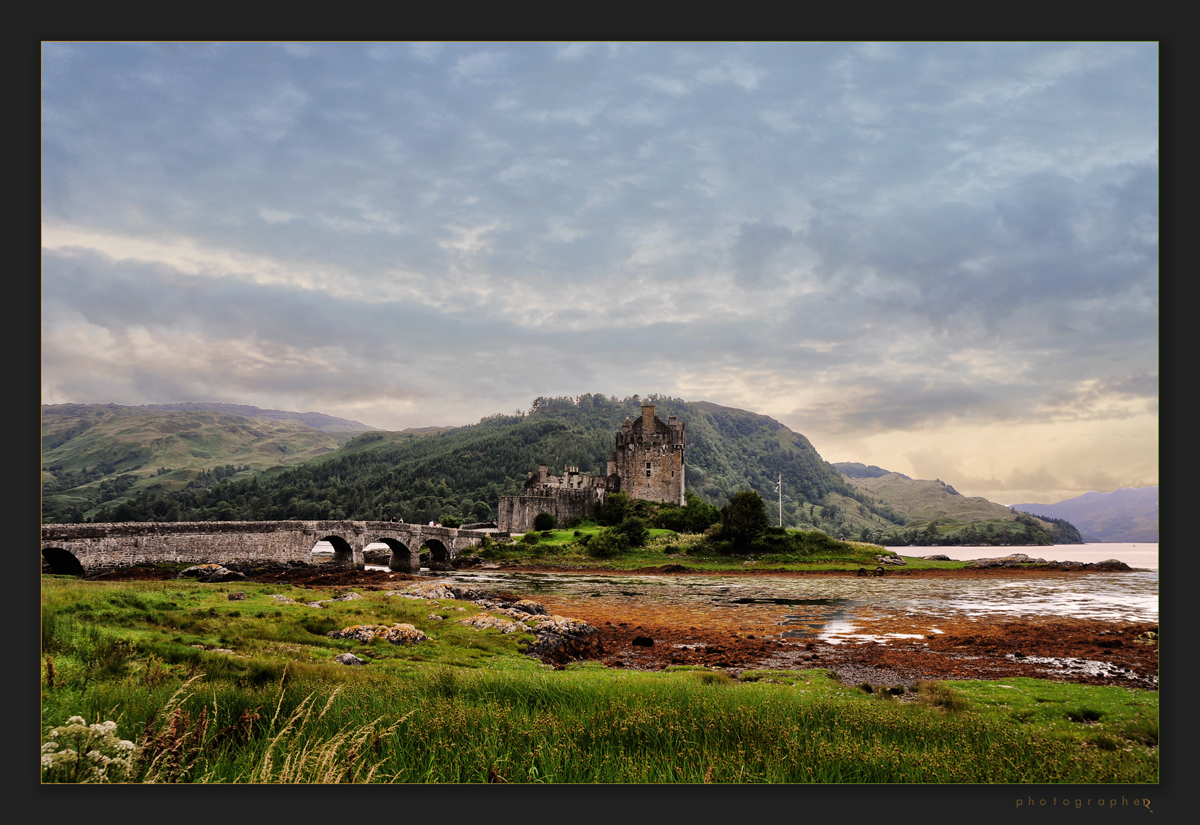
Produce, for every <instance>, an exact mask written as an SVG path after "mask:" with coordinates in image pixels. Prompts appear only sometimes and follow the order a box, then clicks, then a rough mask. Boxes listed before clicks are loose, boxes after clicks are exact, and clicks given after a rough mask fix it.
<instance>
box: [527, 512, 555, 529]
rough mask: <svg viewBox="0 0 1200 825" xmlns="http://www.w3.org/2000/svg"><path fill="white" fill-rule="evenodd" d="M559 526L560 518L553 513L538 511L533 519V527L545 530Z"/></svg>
mask: <svg viewBox="0 0 1200 825" xmlns="http://www.w3.org/2000/svg"><path fill="white" fill-rule="evenodd" d="M556 527H558V519H557V518H556V517H555V516H554V514H553V513H544V512H543V513H538V514H537V516H536V517H535V518H534V520H533V529H534V530H538V531H541V532H544V531H546V530H553V529H554V528H556Z"/></svg>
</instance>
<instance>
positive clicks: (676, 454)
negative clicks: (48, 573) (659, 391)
mask: <svg viewBox="0 0 1200 825" xmlns="http://www.w3.org/2000/svg"><path fill="white" fill-rule="evenodd" d="M684 429H685V424H684V423H683V422H682V421H679V420H678V419H677V418H676V417H675V416H673V415H672V416H670V417H668V418H667V420H666V422H664V421H663V420H662V419H661V418H659V417H658V416H657V415H655V414H654V405H653V404H643V405H642V415H641V417H640V418H639V419H638V420H637V421H633V420H631V419H629V418H626V419H625V423H624V424H622V425H621V431H620V432H619V433H617V449H616V450H615V451H614V452H613V453H612V454H611V455H610V456H609V457H608V472H607V474H606V475H603V476H593V475H588V474H586V473H581V472H579V468H578V467H571V466H569V465H568V466H566V467H564V468H563V474H562V475H550V473H549V468H548V467H547V466H546V465H545V464H541V465H539V466H538V471H537V473H536V474H534V473H529V476H528V478H527V479H526V481H525V492H524V495H519V496H501V497H500V516H499V520H498V526H499V528H500V529H501V530H505V531H507V532H510V533H524V532H527V531H529V530H532V529H533V520H534V519H535V518H537V515H538V513H550V514H551V515H552V516H554V517H555V518H556V519H558V523H559V524H565V523H566V522H568V521H569V520H571V519H573V518H590V517H592V516H595V515H596V514H597V513H598V512H599V510H600V508H601V507H602V506H603V505H604V497H605V496H606V495H608V494H609V493H619V492H624V493H628V494H629V496H630V497H632V498H641V499H646V500H648V501H661V502H670V503H672V504H678V505H681V506H682V505H684V504H686V503H687V502H686V499H685V498H684V496H683V488H684V481H683V480H684V476H683V469H684V462H683V448H684Z"/></svg>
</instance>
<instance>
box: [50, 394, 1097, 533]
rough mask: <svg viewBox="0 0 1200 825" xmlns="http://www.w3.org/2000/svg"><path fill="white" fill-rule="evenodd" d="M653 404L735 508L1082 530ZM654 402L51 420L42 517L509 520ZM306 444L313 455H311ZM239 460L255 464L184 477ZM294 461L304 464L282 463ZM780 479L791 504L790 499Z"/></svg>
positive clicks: (758, 426)
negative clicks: (438, 421)
mask: <svg viewBox="0 0 1200 825" xmlns="http://www.w3.org/2000/svg"><path fill="white" fill-rule="evenodd" d="M650 400H651V401H652V402H653V403H654V404H655V406H656V413H657V414H658V415H659V416H660V417H661V418H662V419H664V420H666V419H667V418H668V417H669V416H671V415H675V416H678V417H679V418H680V420H682V421H684V422H685V423H686V425H687V451H686V462H687V463H686V479H687V489H688V491H689V492H693V493H695V494H697V495H698V496H700V498H701V499H702V500H704V501H705V502H707V503H709V504H714V505H717V506H721V505H724V504H725V503H726V502H727V501H728V500H729V499H730V497H731V496H732V495H733V494H734V493H736V492H738V491H739V490H746V489H750V490H755V491H756V492H758V493H759V494H760V495H761V496H762V498H763V499H764V500H765V501H766V502H767V512H768V515H769V517H770V521H771V522H772V523H778V521H779V519H780V514H781V511H782V522H783V525H784V526H787V527H797V528H803V529H819V530H823V531H825V532H826V533H828V534H829V535H831V536H834V537H837V538H855V539H862V540H869V541H874V542H877V543H883V544H1049V543H1051V542H1052V541H1054V540H1057V541H1059V542H1064V541H1071V540H1073V535H1077V534H1073V533H1072V531H1073V528H1071V527H1070V525H1069V524H1066V523H1065V522H1063V523H1062V524H1052V523H1051V522H1050V521H1049V520H1042V519H1033V518H1031V517H1029V516H1022V517H1018V515H1017V514H1016V513H1013V512H1011V511H1010V510H1008V509H1007V508H1004V507H1002V506H1000V505H997V504H992V503H991V502H986V501H984V500H983V499H965V498H963V497H962V496H959V495H958V494H957V492H955V491H954V490H953V488H951V487H949V486H948V485H945V484H943V483H941V482H930V481H920V480H914V479H909V478H907V477H906V476H901V475H899V474H889V473H887V471H886V470H882V468H877V467H865V466H863V465H844V466H846V467H847V468H848V469H850V470H851V472H854V473H856V474H857V475H860V476H862V477H859V478H848V477H847V476H844V475H842V473H840V472H838V469H837V468H835V467H834V466H832V465H831V464H829V463H827V462H826V461H824V460H823V459H822V458H821V456H820V455H819V454H818V453H817V451H816V450H815V449H814V448H813V446H812V444H811V443H809V441H808V439H807V438H805V437H804V436H803V435H800V434H799V433H795V432H792V431H791V430H790V429H788V428H787V427H785V426H784V425H783V424H781V423H779V422H778V421H775V420H774V419H772V418H769V417H767V416H765V415H758V414H756V413H752V412H747V411H745V410H738V409H733V408H730V407H722V406H720V405H717V404H712V403H708V402H688V401H683V400H681V399H677V398H669V397H658V396H656V397H653V398H652V399H650ZM641 403H642V399H640V398H638V397H637V396H633V397H630V398H625V399H621V400H618V399H616V398H613V397H609V396H604V395H583V396H580V397H578V398H538V399H537V400H535V401H534V403H533V405H532V407H531V409H530V410H529V412H528V413H526V414H524V415H494V416H489V417H487V418H484V419H482V420H481V421H480V422H479V423H477V424H471V425H468V426H465V427H425V428H422V429H420V430H406V431H404V432H385V431H378V430H377V431H372V432H366V433H362V434H361V435H359V436H357V437H355V438H353V439H351V440H349V441H347V442H346V443H345V444H343V445H342V446H341V447H340V448H337V449H333V448H332V446H331V443H330V442H329V441H328V439H330V438H331V436H329V435H328V434H324V433H318V432H316V431H315V430H312V429H311V428H307V427H304V426H303V425H301V424H299V423H297V422H293V421H264V420H263V419H247V418H243V417H238V416H232V415H221V414H217V413H212V412H175V413H166V412H157V411H150V410H145V409H142V410H141V412H139V413H136V414H135V413H132V412H129V411H130V410H136V409H137V408H127V407H126V408H115V410H114V409H112V408H99V410H100V411H99V412H97V411H96V409H93V410H92V411H91V412H89V413H88V415H91V416H92V419H88V420H86V421H84V422H83V423H82V424H81V423H79V421H78V420H76V419H72V418H71V416H68V415H65V414H64V415H60V416H58V418H57V421H58V423H57V424H55V420H56V419H55V416H53V415H51V416H49V419H48V418H47V416H46V414H45V411H44V413H43V438H44V452H43V520H44V521H82V520H85V519H87V520H91V521H101V522H103V521H240V520H246V521H259V520H277V519H279V520H282V519H361V520H372V519H390V518H399V519H404V520H405V521H409V522H414V521H415V522H427V521H434V520H443V519H445V518H447V517H453V518H457V519H461V520H462V521H465V522H471V521H485V520H490V519H493V518H495V516H496V511H497V505H498V502H499V497H500V496H502V495H511V494H519V493H520V492H521V490H522V488H523V486H524V481H525V478H526V474H527V473H528V472H530V471H532V470H535V469H536V468H537V465H538V464H539V463H545V464H548V465H549V466H550V467H551V469H552V471H554V472H559V471H561V470H562V468H563V466H564V465H567V464H570V465H573V466H578V467H579V468H580V470H581V471H583V472H585V473H591V474H603V473H604V472H605V470H606V464H607V460H608V456H609V454H610V453H611V452H612V450H613V449H614V436H615V434H616V432H617V431H618V430H619V429H620V427H621V424H622V422H624V420H625V419H626V418H627V417H630V418H636V417H637V416H639V415H640V414H641ZM105 410H107V411H105ZM75 412H76V413H79V411H78V410H77V411H75ZM79 414H80V415H82V413H79ZM170 416H189V417H191V418H188V419H187V420H182V421H181V420H176V419H175V418H170ZM77 417H78V416H77ZM93 419H94V420H93ZM117 419H120V420H119V421H118V422H117V423H113V422H114V421H116V420H117ZM72 420H75V423H74V424H71V423H69V422H70V421H72ZM105 422H107V423H105ZM83 424H87V426H83ZM100 424H104V426H99V425H100ZM184 425H186V426H184ZM177 427H182V429H176V428H177ZM164 428H165V429H164ZM275 428H278V429H275ZM287 428H292V429H287ZM76 430H78V431H76ZM272 434H274V435H275V436H276V437H275V439H274V441H272V440H271V439H270V438H268V436H271V435H272ZM285 435H287V436H289V438H290V440H289V438H283V437H282V436H285ZM239 439H242V440H244V439H249V441H247V442H246V443H244V444H243V443H242V441H241V440H239ZM314 439H316V440H314ZM321 439H325V440H324V441H322V440H321ZM301 448H303V449H308V450H312V451H313V452H312V453H309V454H308V455H305V456H303V457H301V456H300V455H297V452H298V450H300V449H301ZM166 451H174V452H173V453H170V454H171V455H175V456H176V459H177V460H176V462H175V463H171V462H169V461H167V462H166V464H165V467H164V474H163V475H161V476H159V475H157V473H158V472H159V471H158V470H155V469H154V468H155V467H156V466H157V462H158V461H160V460H162V461H166V458H164V456H166V455H167V454H168V452H166ZM317 451H322V452H323V454H316V453H317ZM202 455H207V456H210V457H208V458H198V456H202ZM234 455H244V456H246V457H247V458H246V459H245V460H239V462H238V463H236V464H235V463H232V462H230V463H214V464H213V465H212V466H204V467H203V468H201V469H196V468H194V467H193V469H190V470H188V471H184V470H179V469H170V468H171V467H173V466H177V465H178V463H180V462H186V461H189V460H190V461H204V462H219V461H220V460H221V457H222V456H234ZM288 459H290V460H291V461H292V462H293V464H292V465H290V466H272V464H283V462H284V461H285V460H288ZM83 463H86V466H83V467H82V469H80V467H79V466H78V465H80V464H83ZM102 471H103V472H107V473H109V475H108V476H106V477H104V478H102V479H100V480H99V481H97V480H96V479H93V478H91V476H90V475H89V474H91V475H95V474H96V473H98V472H102ZM113 473H117V474H116V475H113ZM880 473H882V474H883V475H879V474H880ZM781 477H782V480H783V483H782V502H780V498H779V495H778V493H777V492H776V481H777V480H778V479H779V478H781ZM71 485H78V486H75V487H72V486H71ZM781 505H782V506H781Z"/></svg>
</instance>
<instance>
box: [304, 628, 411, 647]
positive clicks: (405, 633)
mask: <svg viewBox="0 0 1200 825" xmlns="http://www.w3.org/2000/svg"><path fill="white" fill-rule="evenodd" d="M325 635H326V636H328V637H329V638H331V639H353V640H355V641H356V642H363V643H364V644H365V643H368V642H371V641H373V640H375V639H377V638H379V639H385V640H386V641H388V642H391V643H392V644H394V645H411V644H416V643H418V642H425V641H428V640H429V637H428V636H426V635H425V634H424V633H423V632H421V631H420V630H417V628H415V627H413V626H412V625H410V624H394V625H392V626H391V627H388V626H387V625H382V624H374V625H371V624H356V625H352V626H350V627H343V628H342V629H341V630H331V631H329V632H328V633H326V634H325Z"/></svg>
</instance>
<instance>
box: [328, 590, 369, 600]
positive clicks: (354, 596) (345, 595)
mask: <svg viewBox="0 0 1200 825" xmlns="http://www.w3.org/2000/svg"><path fill="white" fill-rule="evenodd" d="M361 598H362V596H360V595H359V594H357V593H354V592H350V593H343V594H342V595H340V596H337V597H335V598H333V599H331V600H330V601H335V602H352V601H354V600H355V599H361Z"/></svg>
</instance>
